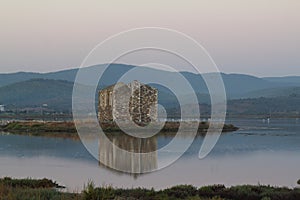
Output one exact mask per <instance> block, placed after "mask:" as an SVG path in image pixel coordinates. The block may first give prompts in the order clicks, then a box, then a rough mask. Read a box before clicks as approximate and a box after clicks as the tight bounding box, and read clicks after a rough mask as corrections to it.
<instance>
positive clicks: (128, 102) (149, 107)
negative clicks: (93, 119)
mask: <svg viewBox="0 0 300 200" xmlns="http://www.w3.org/2000/svg"><path fill="white" fill-rule="evenodd" d="M157 102H158V91H157V89H155V88H153V87H151V86H149V85H146V84H142V83H140V82H138V81H133V82H131V83H129V84H124V83H117V84H115V85H111V86H109V87H107V88H104V89H103V90H100V91H99V102H98V117H99V120H100V122H109V121H115V120H119V121H128V120H131V121H133V122H135V123H137V124H140V123H149V122H150V121H157Z"/></svg>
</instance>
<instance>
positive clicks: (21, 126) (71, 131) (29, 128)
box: [0, 121, 238, 139]
mask: <svg viewBox="0 0 300 200" xmlns="http://www.w3.org/2000/svg"><path fill="white" fill-rule="evenodd" d="M193 123H196V122H183V123H180V122H166V123H165V125H164V127H163V129H162V130H161V132H160V134H164V135H170V136H171V135H175V134H176V132H177V131H178V128H179V126H181V125H182V126H185V127H186V130H188V129H189V127H191V125H193ZM85 126H86V127H83V128H87V129H88V130H91V131H92V130H94V128H95V127H93V126H92V125H91V126H89V125H88V124H86V125H85ZM101 127H102V129H103V130H104V132H106V133H119V132H120V133H121V132H122V131H121V130H120V128H119V127H118V126H117V125H116V124H115V123H101ZM208 127H209V123H207V122H201V123H199V126H198V134H199V135H205V134H206V132H207V129H208ZM236 130H238V128H237V127H235V126H234V125H232V124H225V125H224V128H223V132H230V131H236ZM0 131H2V132H9V133H11V134H20V135H32V136H46V137H60V138H73V139H79V137H78V134H77V130H76V128H75V124H74V123H73V122H37V121H16V122H10V123H8V124H6V125H3V126H0Z"/></svg>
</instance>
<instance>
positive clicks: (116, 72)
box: [0, 64, 300, 99]
mask: <svg viewBox="0 0 300 200" xmlns="http://www.w3.org/2000/svg"><path fill="white" fill-rule="evenodd" d="M103 66H104V65H97V66H92V67H87V68H85V69H83V71H84V72H89V73H90V74H95V73H96V72H98V71H99V70H101V69H103ZM134 68H136V66H132V65H123V64H112V65H111V66H110V67H109V68H108V69H107V70H106V71H105V73H104V76H103V78H102V79H101V80H100V85H103V86H105V85H106V86H108V85H111V84H114V83H115V82H117V81H118V79H119V78H120V77H121V76H122V75H123V74H124V73H126V72H128V71H129V70H131V69H134ZM138 68H139V69H142V70H141V72H143V73H140V77H141V79H143V78H145V77H147V76H150V77H151V76H152V77H154V76H155V77H157V78H158V79H164V80H167V81H170V82H172V81H173V82H174V81H176V78H177V76H176V74H175V73H174V72H170V71H162V70H158V69H151V68H147V67H138ZM77 71H78V69H70V70H63V71H58V72H51V73H27V72H19V73H12V74H0V87H1V86H6V85H10V84H13V83H17V82H21V81H26V80H30V79H53V80H65V81H69V82H74V81H75V77H76V73H77ZM181 74H182V75H183V76H184V77H185V78H186V79H187V80H189V82H190V84H191V86H192V87H193V89H194V90H195V92H196V93H199V94H208V89H207V87H206V84H205V82H204V79H203V78H202V76H205V77H208V78H214V76H215V74H214V73H208V74H203V75H202V76H201V75H199V74H194V73H190V72H181ZM222 78H223V80H224V85H225V88H226V92H227V96H228V98H229V99H236V98H243V97H244V96H245V97H248V96H247V95H248V94H249V93H251V92H254V91H259V90H266V89H272V88H283V87H286V88H287V87H300V82H299V81H298V80H300V77H283V78H280V77H279V78H276V77H273V78H258V77H255V76H249V75H244V74H224V73H222ZM88 79H89V77H87V80H88ZM136 79H137V78H136ZM177 87H179V88H178V90H179V91H181V95H186V89H185V88H184V87H183V86H182V85H178V86H177Z"/></svg>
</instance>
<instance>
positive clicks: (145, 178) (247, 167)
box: [0, 119, 300, 191]
mask: <svg viewBox="0 0 300 200" xmlns="http://www.w3.org/2000/svg"><path fill="white" fill-rule="evenodd" d="M227 123H233V124H234V125H236V126H238V127H240V130H239V131H236V132H233V133H227V134H224V135H222V136H221V138H220V140H219V141H218V143H217V145H216V146H215V148H214V149H213V151H212V152H211V153H210V154H209V155H208V156H207V157H206V158H205V159H202V160H199V159H198V152H199V149H200V146H201V144H202V138H201V137H198V138H196V139H195V141H194V143H193V145H192V146H191V147H190V148H189V150H188V151H187V152H186V153H185V154H184V156H183V157H181V158H180V159H179V160H178V161H177V162H175V163H174V164H172V165H171V166H169V167H167V168H164V169H162V170H159V171H157V172H153V173H147V174H143V175H138V176H132V175H129V174H126V173H120V172H117V171H114V170H111V169H107V168H105V167H103V166H99V163H98V161H97V160H96V159H94V158H93V157H92V156H91V155H90V154H89V153H88V152H87V151H86V149H85V148H84V146H83V145H82V143H81V142H80V141H75V140H69V139H57V138H43V137H30V136H17V135H7V134H0V176H1V177H3V176H11V177H18V178H24V177H32V178H44V177H47V178H50V179H53V180H56V181H57V182H58V183H60V184H62V185H66V186H67V187H68V189H69V190H70V191H81V189H82V187H83V185H84V184H85V183H87V182H88V181H89V180H92V181H94V182H95V184H96V185H99V186H101V185H113V186H117V187H125V188H128V187H135V186H140V187H147V188H151V187H154V188H156V189H160V188H165V187H170V186H172V185H178V184H193V185H196V186H202V185H208V184H225V185H236V184H258V183H260V184H271V185H277V186H288V187H293V186H296V182H297V180H298V179H300V170H299V169H300V122H299V120H297V119H271V121H270V123H267V121H263V120H261V119H239V120H228V122H227ZM171 139H172V138H170V137H158V138H157V139H156V140H155V141H153V142H151V143H150V146H149V145H148V146H147V145H146V147H145V148H149V149H148V150H149V151H151V150H152V148H154V149H156V148H161V147H163V146H164V145H166V144H167V143H168V142H169V141H170V140H171ZM181 140H182V143H184V141H185V138H182V139H181ZM127 142H128V141H127ZM96 143H97V144H98V141H97V142H96ZM123 143H124V144H122V143H119V145H121V146H124V145H125V146H126V144H127V143H126V142H123ZM179 145H180V144H179ZM102 150H103V149H102ZM100 152H103V151H100ZM105 153H107V152H104V154H103V155H106V154H105ZM171 153H172V152H171ZM100 154H101V153H100ZM164 159H166V158H164V156H161V155H158V156H157V157H155V158H153V159H152V160H150V161H149V163H151V164H150V165H149V166H148V167H151V168H155V167H156V166H157V163H156V162H158V161H163V160H164ZM108 161H109V160H108Z"/></svg>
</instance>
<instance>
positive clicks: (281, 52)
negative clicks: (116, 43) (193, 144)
mask: <svg viewBox="0 0 300 200" xmlns="http://www.w3.org/2000/svg"><path fill="white" fill-rule="evenodd" d="M299 11H300V1H299V0H243V1H241V0H224V1H218V0H202V1H201V0H194V1H189V0H188V1H182V0H180V1H179V0H178V1H176V0H163V1H161V0H151V1H140V0H132V1H130V0H128V1H123V0H119V1H114V0H110V1H100V0H95V1H89V0H86V1H83V0H82V1H76V0H53V1H40V0H27V1H21V0H19V1H17V0H2V1H1V5H0V25H1V29H0V73H6V72H15V71H37V72H47V71H56V70H60V69H66V68H74V67H78V66H79V65H80V64H81V62H82V60H83V59H84V57H85V56H86V55H87V54H88V53H89V51H90V50H91V49H92V48H93V47H94V46H95V45H97V44H98V43H99V42H101V41H103V40H104V39H106V38H107V37H109V36H110V35H113V34H116V33H118V32H120V31H124V30H127V29H131V28H137V27H144V26H155V27H165V28H171V29H175V30H178V31H181V32H183V33H186V34H188V35H190V36H191V37H193V38H194V39H196V40H197V41H198V42H199V43H201V44H202V45H203V46H204V47H205V48H206V49H207V50H208V51H209V53H210V54H211V56H212V57H213V59H214V60H215V62H216V63H217V65H218V67H219V69H220V70H221V71H223V72H227V73H232V72H234V73H247V74H254V75H257V76H284V75H300V12H299Z"/></svg>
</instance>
